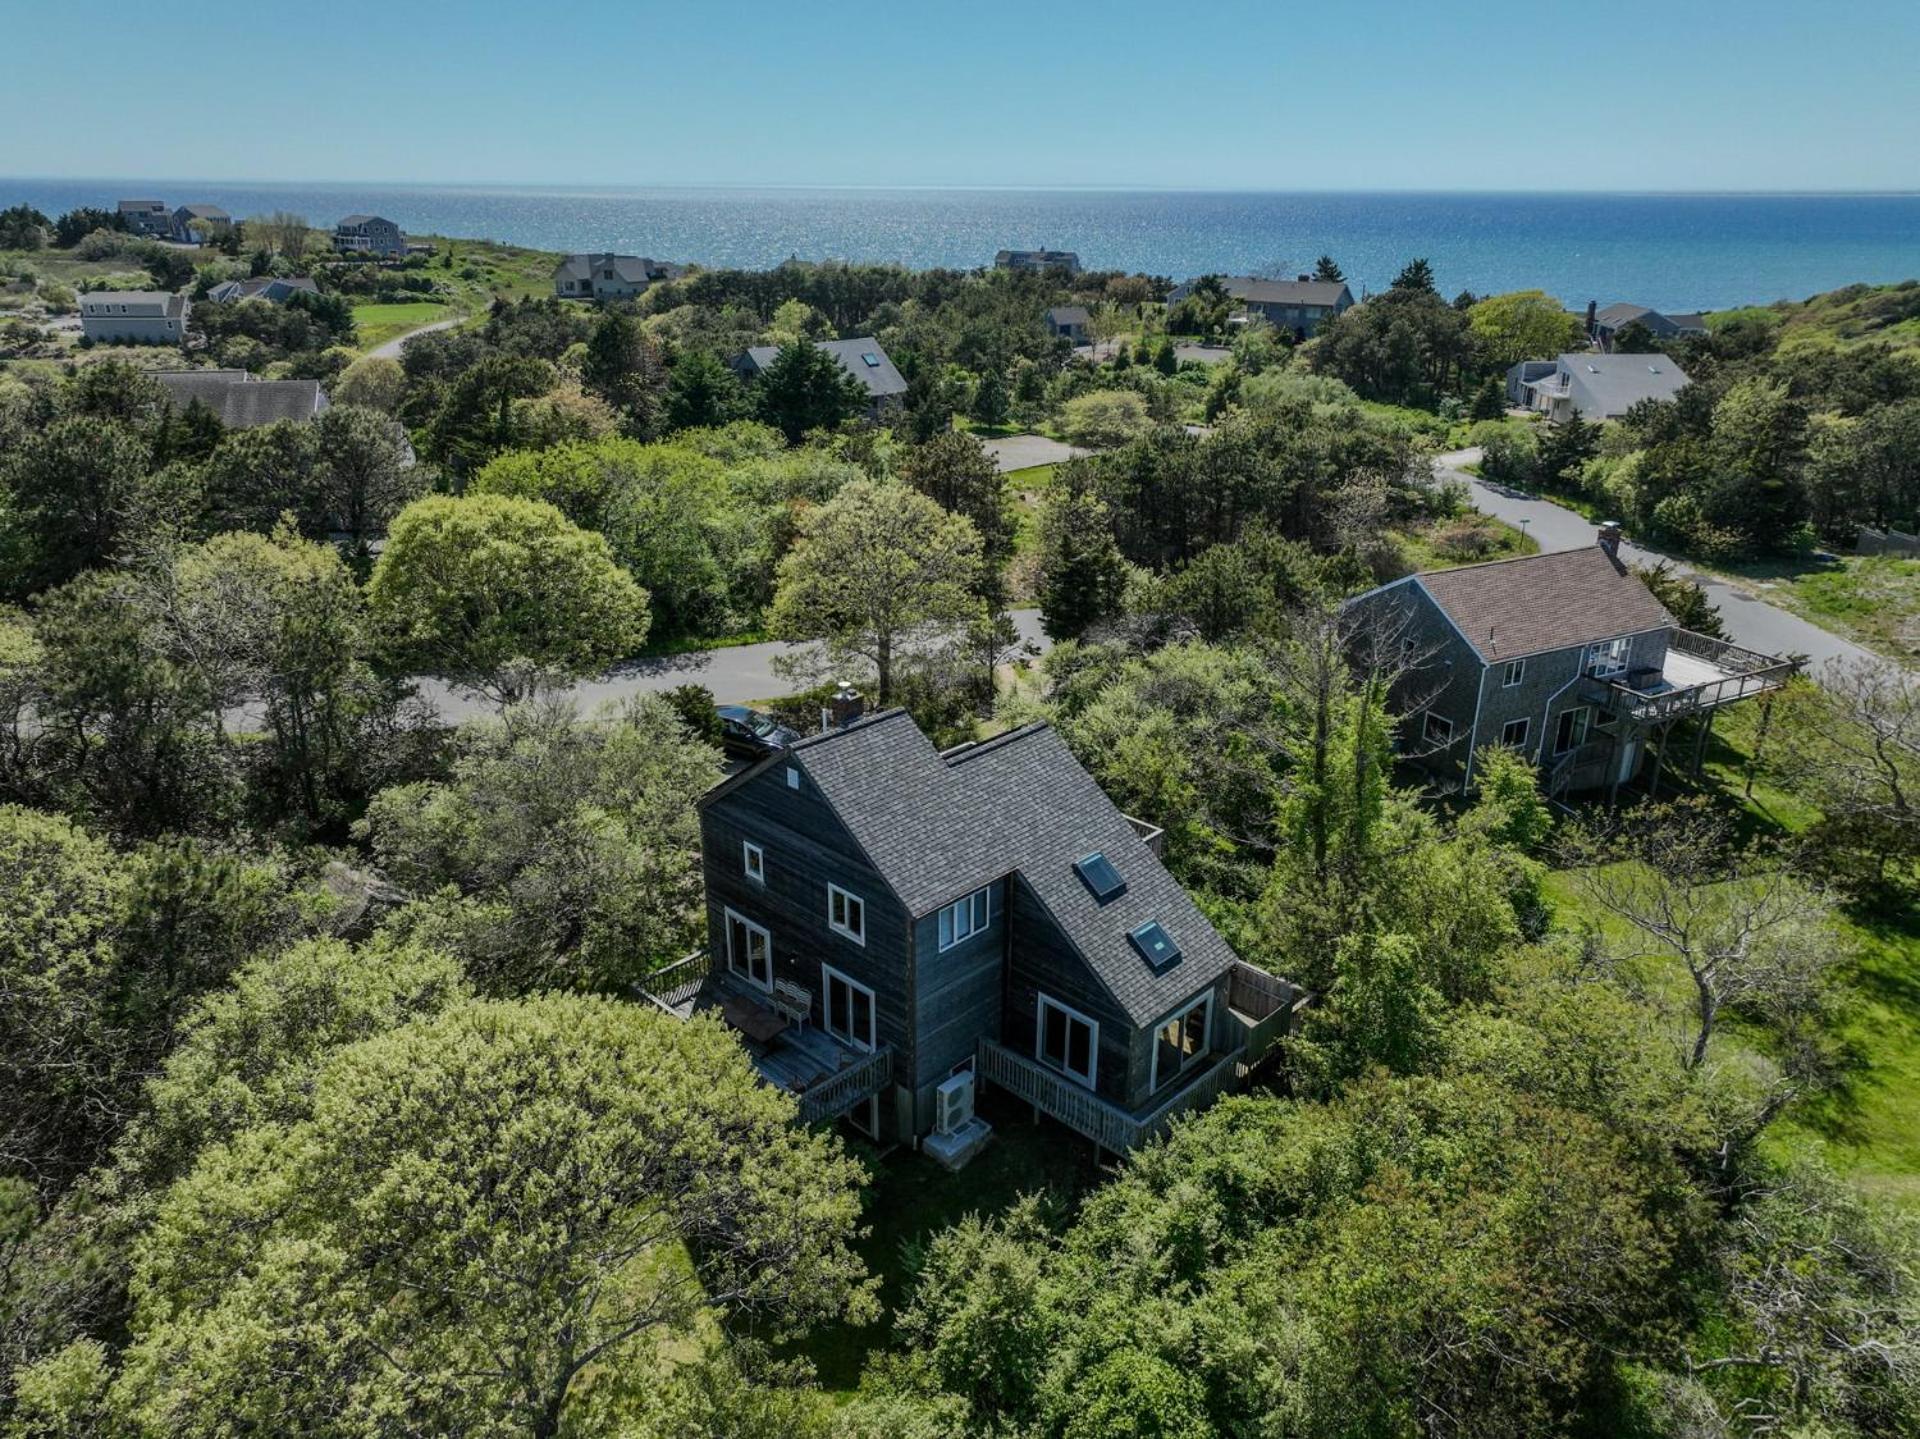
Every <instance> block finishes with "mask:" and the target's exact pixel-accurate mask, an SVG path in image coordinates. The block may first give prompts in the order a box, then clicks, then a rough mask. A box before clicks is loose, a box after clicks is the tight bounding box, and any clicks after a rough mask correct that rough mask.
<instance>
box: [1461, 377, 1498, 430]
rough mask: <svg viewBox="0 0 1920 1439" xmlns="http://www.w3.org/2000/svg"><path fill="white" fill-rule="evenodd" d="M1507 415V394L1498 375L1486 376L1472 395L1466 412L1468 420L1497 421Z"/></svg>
mask: <svg viewBox="0 0 1920 1439" xmlns="http://www.w3.org/2000/svg"><path fill="white" fill-rule="evenodd" d="M1506 413H1507V392H1506V389H1505V388H1504V387H1503V386H1502V385H1501V383H1500V377H1499V376H1498V375H1488V376H1487V378H1486V379H1485V380H1483V381H1482V382H1481V385H1480V388H1479V389H1477V390H1475V391H1474V393H1473V405H1472V407H1471V408H1470V409H1469V410H1468V411H1467V418H1468V419H1470V420H1497V419H1500V418H1501V417H1502V416H1504V415H1505V414H1506Z"/></svg>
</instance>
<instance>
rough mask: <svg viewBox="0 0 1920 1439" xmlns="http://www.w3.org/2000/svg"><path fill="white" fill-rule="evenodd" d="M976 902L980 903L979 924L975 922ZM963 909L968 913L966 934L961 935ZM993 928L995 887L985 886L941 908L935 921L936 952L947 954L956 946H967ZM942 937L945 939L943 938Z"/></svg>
mask: <svg viewBox="0 0 1920 1439" xmlns="http://www.w3.org/2000/svg"><path fill="white" fill-rule="evenodd" d="M975 900H978V901H979V902H980V913H981V919H980V922H979V923H978V924H975V923H974V922H973V904H974V901H975ZM963 909H964V910H966V912H967V932H966V933H965V934H962V933H960V924H959V920H960V912H961V910H963ZM991 928H993V886H992V885H991V884H983V885H981V886H980V888H978V889H976V890H973V891H971V892H970V893H968V894H963V895H961V896H960V898H958V899H956V900H954V901H953V903H951V904H943V905H941V906H940V913H939V917H938V918H937V919H936V920H935V921H934V946H935V952H936V953H939V954H945V953H946V952H947V951H948V950H950V949H952V948H953V947H954V946H955V945H956V944H965V943H966V942H967V941H968V940H970V939H972V938H974V937H975V936H976V935H981V934H985V933H986V932H987V931H988V930H989V929H991ZM942 935H944V936H945V937H944V938H942Z"/></svg>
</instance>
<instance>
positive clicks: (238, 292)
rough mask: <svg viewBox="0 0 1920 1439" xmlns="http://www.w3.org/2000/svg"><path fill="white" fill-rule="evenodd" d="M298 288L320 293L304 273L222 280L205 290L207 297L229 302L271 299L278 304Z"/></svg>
mask: <svg viewBox="0 0 1920 1439" xmlns="http://www.w3.org/2000/svg"><path fill="white" fill-rule="evenodd" d="M300 290H304V291H306V292H307V293H309V294H313V295H317V294H319V293H320V287H319V286H318V285H316V284H314V282H313V281H312V280H310V279H309V278H308V277H307V276H305V275H289V276H284V277H282V276H278V275H273V276H268V275H261V276H258V277H257V278H255V279H251V280H225V281H222V282H221V283H220V284H218V285H215V286H214V287H213V288H212V289H210V290H208V291H207V298H208V299H209V300H220V301H222V302H229V303H230V302H232V301H234V300H271V301H272V302H273V303H274V304H276V305H278V304H284V303H285V302H286V300H287V299H288V297H289V296H291V295H293V294H294V293H295V292H296V291H300Z"/></svg>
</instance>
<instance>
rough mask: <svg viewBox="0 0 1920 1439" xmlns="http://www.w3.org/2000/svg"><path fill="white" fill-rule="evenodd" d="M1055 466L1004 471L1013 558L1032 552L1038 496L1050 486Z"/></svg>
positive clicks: (1037, 522)
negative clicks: (1011, 521) (1011, 517)
mask: <svg viewBox="0 0 1920 1439" xmlns="http://www.w3.org/2000/svg"><path fill="white" fill-rule="evenodd" d="M1058 468H1059V466H1057V465H1031V466H1029V467H1028V468H1026V469H1024V470H1009V471H1007V489H1008V491H1009V492H1010V493H1011V494H1012V495H1013V508H1014V513H1015V517H1016V518H1015V521H1014V530H1013V553H1014V555H1015V556H1016V557H1018V556H1020V555H1024V554H1026V553H1028V552H1029V551H1030V550H1032V549H1033V547H1034V545H1035V543H1036V542H1037V540H1038V532H1037V526H1038V524H1039V521H1040V496H1041V495H1042V494H1043V493H1044V492H1045V491H1046V489H1047V487H1048V486H1049V485H1051V484H1052V483H1053V472H1054V471H1055V470H1056V469H1058Z"/></svg>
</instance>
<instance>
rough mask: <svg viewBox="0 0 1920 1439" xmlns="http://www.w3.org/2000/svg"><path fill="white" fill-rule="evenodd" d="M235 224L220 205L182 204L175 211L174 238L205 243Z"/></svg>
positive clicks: (186, 243)
mask: <svg viewBox="0 0 1920 1439" xmlns="http://www.w3.org/2000/svg"><path fill="white" fill-rule="evenodd" d="M232 224H233V217H232V216H231V215H229V214H228V213H227V212H226V211H225V210H223V209H221V208H220V207H219V206H218V205H182V206H181V207H180V208H179V209H177V210H175V211H174V212H173V218H172V225H173V238H174V239H176V240H178V241H180V242H181V243H182V244H185V245H204V244H206V242H207V241H209V240H211V239H213V238H214V236H216V235H218V234H219V233H220V232H221V231H222V230H225V229H227V228H228V227H229V226H231V225H232Z"/></svg>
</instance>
